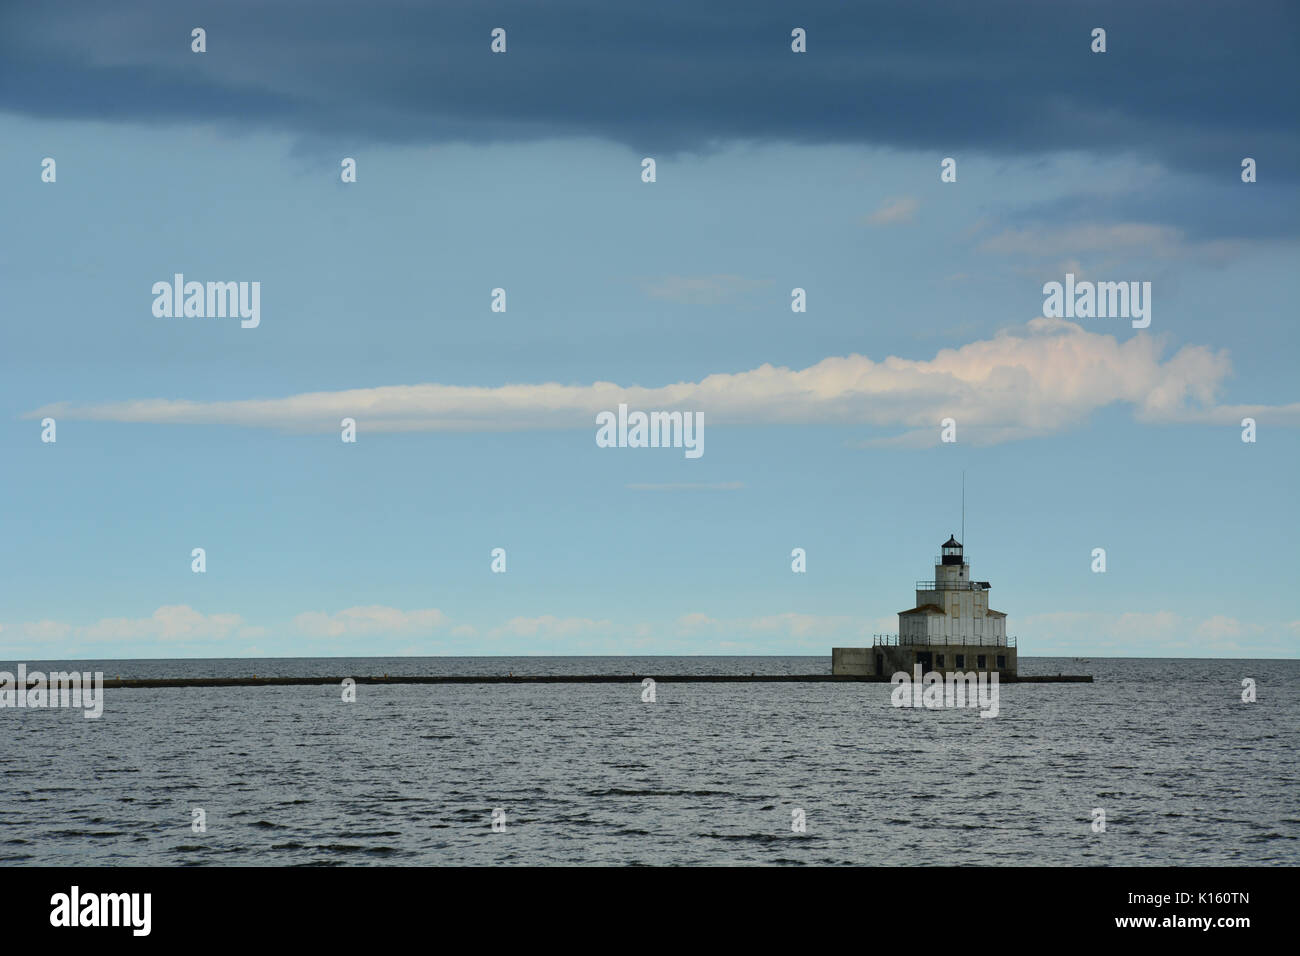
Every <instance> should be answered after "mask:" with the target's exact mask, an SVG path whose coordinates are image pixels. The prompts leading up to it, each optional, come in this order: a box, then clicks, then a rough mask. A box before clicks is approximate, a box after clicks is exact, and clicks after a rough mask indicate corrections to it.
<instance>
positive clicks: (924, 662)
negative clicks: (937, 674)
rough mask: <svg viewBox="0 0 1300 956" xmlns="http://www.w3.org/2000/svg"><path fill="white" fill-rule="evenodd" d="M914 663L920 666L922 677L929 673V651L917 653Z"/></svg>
mask: <svg viewBox="0 0 1300 956" xmlns="http://www.w3.org/2000/svg"><path fill="white" fill-rule="evenodd" d="M916 662H917V663H918V664H920V665H921V674H922V676H924V675H926V674H928V673H930V671H931V670H932V669H933V668H932V666H931V665H932V663H933V656H932V655H931V653H930V652H929V651H917V652H916Z"/></svg>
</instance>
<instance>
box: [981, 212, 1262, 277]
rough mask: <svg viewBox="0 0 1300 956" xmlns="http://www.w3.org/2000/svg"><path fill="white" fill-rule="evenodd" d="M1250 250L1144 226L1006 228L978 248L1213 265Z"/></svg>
mask: <svg viewBox="0 0 1300 956" xmlns="http://www.w3.org/2000/svg"><path fill="white" fill-rule="evenodd" d="M1247 247H1248V243H1245V242H1242V241H1239V240H1229V239H1218V240H1209V241H1199V242H1198V241H1192V240H1190V239H1188V238H1187V237H1186V235H1185V234H1184V233H1183V231H1182V230H1181V229H1176V228H1174V227H1172V226H1162V225H1157V224H1154V223H1145V222H1121V223H1106V224H1100V223H1084V224H1080V225H1076V226H1069V227H1066V228H1060V227H1049V226H1027V227H1024V228H1019V229H1015V228H1013V229H1005V230H1003V231H1002V232H999V233H997V234H996V235H992V236H989V237H987V238H985V239H984V240H982V241H981V242H980V243H979V246H978V248H979V249H980V251H982V252H992V253H997V254H1000V255H1015V256H1035V257H1043V258H1055V257H1062V256H1064V257H1070V256H1081V255H1089V254H1099V255H1104V256H1113V255H1121V256H1125V257H1131V256H1134V255H1141V256H1144V257H1148V256H1149V257H1152V258H1155V259H1167V260H1175V259H1198V260H1201V261H1204V262H1212V263H1222V262H1225V261H1227V260H1228V259H1231V258H1233V257H1235V256H1237V255H1239V254H1241V253H1242V252H1243V251H1245V249H1246V248H1247ZM1076 265H1077V263H1076ZM1067 271H1074V272H1075V274H1076V275H1078V269H1074V270H1067ZM1116 278H1119V277H1116Z"/></svg>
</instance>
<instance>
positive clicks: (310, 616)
mask: <svg viewBox="0 0 1300 956" xmlns="http://www.w3.org/2000/svg"><path fill="white" fill-rule="evenodd" d="M446 623H447V615H445V614H443V613H442V611H439V610H438V609H437V608H425V609H422V610H417V611H401V610H398V609H397V608H395V607H384V606H382V605H378V604H374V605H370V606H368V607H349V608H345V609H343V610H342V611H336V612H334V613H333V614H326V613H325V612H323V611H306V612H304V613H302V614H299V615H298V616H297V617H295V618H294V619H293V625H294V627H295V628H296V629H297V630H298V631H300V632H301V633H303V634H306V635H308V636H310V637H358V636H365V635H374V634H383V635H397V634H428V633H430V632H431V631H433V630H434V629H435V628H439V627H442V626H443V625H445V624H446Z"/></svg>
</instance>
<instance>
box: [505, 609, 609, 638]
mask: <svg viewBox="0 0 1300 956" xmlns="http://www.w3.org/2000/svg"><path fill="white" fill-rule="evenodd" d="M613 626H614V625H613V622H611V621H595V620H592V619H591V618H589V617H552V616H551V615H549V614H544V615H542V616H541V617H513V618H511V619H510V620H508V621H506V623H505V624H503V625H501V626H500V627H496V628H493V629H492V630H491V631H489V632H488V637H493V638H496V637H571V636H574V635H577V634H585V633H590V632H598V631H608V630H609V629H610V628H612V627H613Z"/></svg>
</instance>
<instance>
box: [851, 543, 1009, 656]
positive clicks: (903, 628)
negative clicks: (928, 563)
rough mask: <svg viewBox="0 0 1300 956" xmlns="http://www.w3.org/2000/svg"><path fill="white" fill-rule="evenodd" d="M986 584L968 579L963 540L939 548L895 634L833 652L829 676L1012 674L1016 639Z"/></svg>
mask: <svg viewBox="0 0 1300 956" xmlns="http://www.w3.org/2000/svg"><path fill="white" fill-rule="evenodd" d="M989 587H990V585H989V582H988V581H972V580H971V578H970V565H969V564H967V563H966V557H965V554H964V553H963V550H962V545H961V542H960V541H958V540H957V538H956V537H955V536H953V535H949V536H948V540H947V541H945V542H944V543H943V544H942V545H940V554H939V556H938V557H937V558H935V561H934V579H933V580H931V581H917V582H916V604H915V605H914V606H913V607H911V608H908V609H907V610H906V611H899V612H898V633H897V634H877V635H875V639H874V641H873V643H872V646H871V647H870V648H865V647H836V648H832V649H831V673H832V674H857V675H875V676H877V677H888V676H890V675H891V674H894V673H896V672H898V671H904V672H907V673H911V672H912V669H913V667H914V665H917V664H919V665H921V668H922V670H923V672H929V671H938V672H940V673H945V674H946V673H950V672H953V671H961V672H963V673H968V672H970V671H977V672H980V673H990V672H992V671H997V672H999V673H1000V674H1002V675H1004V676H1008V677H1014V676H1016V639H1015V638H1014V637H1008V636H1007V616H1006V615H1005V614H1004V613H1002V612H1001V611H995V610H993V609H992V608H991V607H989Z"/></svg>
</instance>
